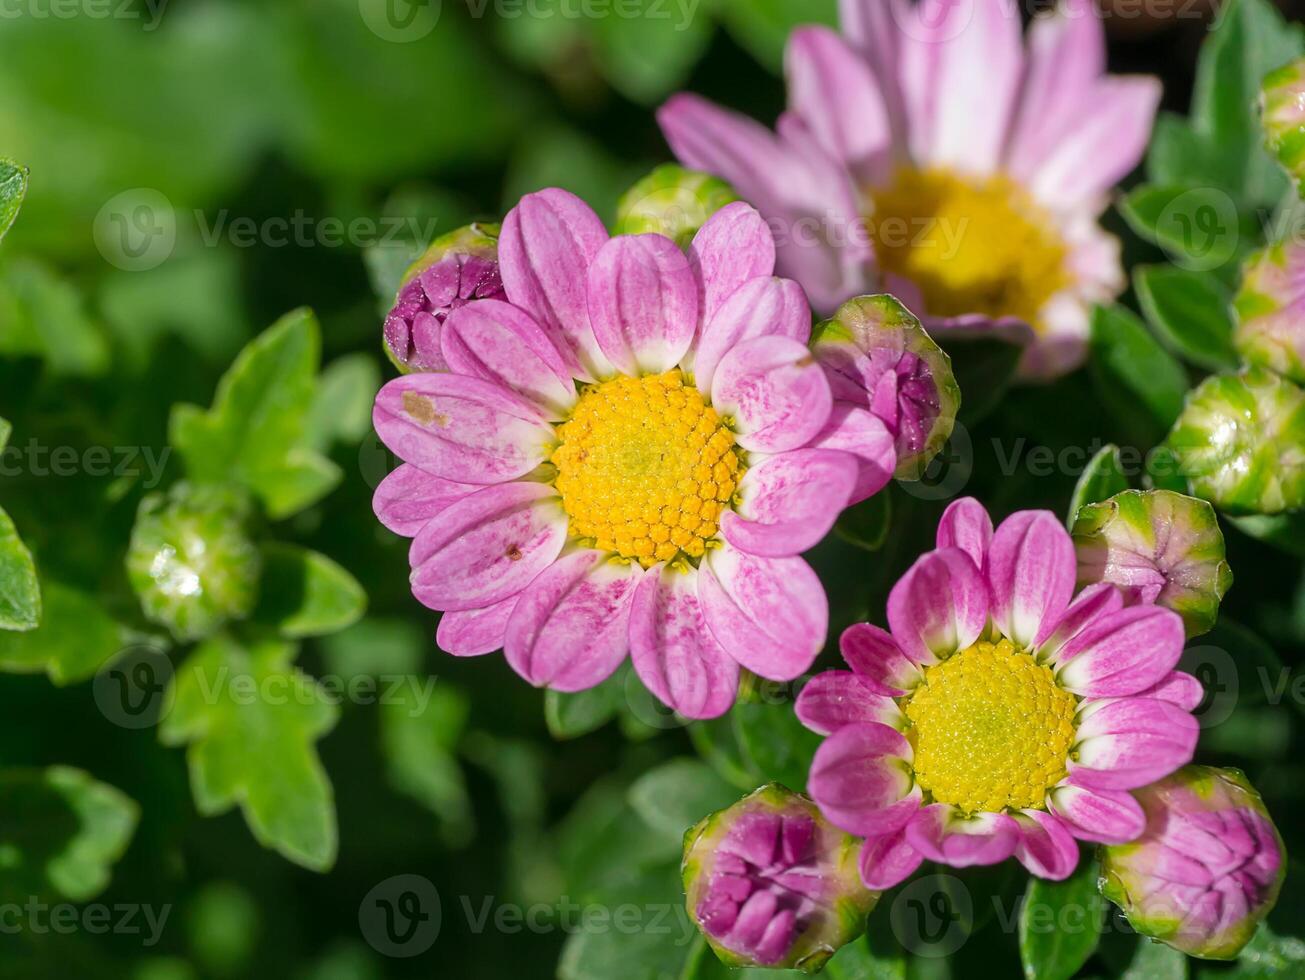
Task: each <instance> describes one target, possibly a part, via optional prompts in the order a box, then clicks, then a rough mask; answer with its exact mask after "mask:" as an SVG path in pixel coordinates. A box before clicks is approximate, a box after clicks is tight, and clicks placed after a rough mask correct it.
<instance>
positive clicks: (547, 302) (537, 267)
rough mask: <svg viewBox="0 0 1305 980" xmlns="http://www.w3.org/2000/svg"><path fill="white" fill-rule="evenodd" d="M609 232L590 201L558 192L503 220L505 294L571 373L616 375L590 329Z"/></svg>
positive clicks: (526, 201)
mask: <svg viewBox="0 0 1305 980" xmlns="http://www.w3.org/2000/svg"><path fill="white" fill-rule="evenodd" d="M606 242H607V229H606V228H604V227H603V222H602V220H601V219H600V218H599V217H598V215H596V214H594V212H593V209H592V208H590V207H589V205H588V204H586V203H585V202H584V201H582V200H580V198H578V197H576V196H575V195H574V194H571V193H569V192H567V191H564V190H560V189H559V188H556V187H550V188H548V189H546V190H542V191H538V192H536V193H534V194H527V195H526V196H525V197H523V198H522V199H521V202H520V203H519V204H517V206H516V207H515V208H513V209H512V210H511V211H509V212H508V215H507V217H506V218H504V219H503V229H502V233H501V234H500V236H499V240H498V261H499V273H500V274H501V276H502V278H503V289H504V291H505V292H506V293H507V297H508V299H509V300H511V301H512V303H513V304H514V305H516V306H519V307H521V308H522V309H524V310H526V311H527V312H529V313H530V314H532V315H533V316H534V318H535V319H536V320H537V321H538V322H539V324H540V325H541V326H542V327H543V328H544V329H545V330H546V331H548V334H549V337H550V339H551V340H552V341H553V344H554V346H555V347H556V348H557V349H558V351H559V352H560V353H561V355H562V356H563V358H565V360H566V364H567V366H568V368H569V369H570V371H571V373H572V374H573V375H575V376H577V377H586V378H587V380H594V379H596V378H600V377H605V376H607V375H609V374H610V373H611V370H610V367H611V366H610V365H609V364H608V363H607V359H606V358H605V357H603V355H602V352H601V351H600V350H599V349H598V344H597V342H596V341H595V340H594V335H593V331H592V330H591V329H590V327H589V298H588V295H587V294H586V284H587V282H588V273H589V266H590V264H591V263H592V262H593V261H594V258H595V257H596V256H597V255H598V251H599V249H601V248H602V247H603V245H604V244H605V243H606Z"/></svg>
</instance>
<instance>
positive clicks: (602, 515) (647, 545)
mask: <svg viewBox="0 0 1305 980" xmlns="http://www.w3.org/2000/svg"><path fill="white" fill-rule="evenodd" d="M557 435H558V439H559V445H558V447H557V448H556V449H555V450H554V451H553V455H552V462H553V465H554V466H556V467H557V479H556V480H555V481H554V484H555V486H556V487H557V489H558V492H559V493H560V494H561V495H562V506H563V508H564V509H565V510H566V514H567V516H568V517H569V518H570V522H571V533H572V535H574V536H575V537H578V538H583V539H589V540H591V541H593V543H594V547H596V548H599V549H601V550H604V551H614V552H616V553H618V554H619V555H621V556H622V557H624V558H630V559H634V560H636V561H638V562H639V563H640V564H642V565H643V566H644V567H645V568H647V567H650V566H652V565H654V564H656V563H657V562H659V561H671V560H672V559H674V558H675V557H676V556H677V555H680V554H684V555H687V556H689V557H690V558H701V557H702V555H703V554H704V553H705V551H706V548H707V542H708V541H710V540H711V539H712V538H714V537H715V536H716V532H717V531H718V530H719V527H720V524H719V519H720V513H721V510H722V509H723V508H724V507H725V506H727V505H728V504H729V503H730V501H731V500H732V499H733V497H734V493H735V491H736V490H737V488H738V484H739V479H740V478H741V477H742V476H743V472H744V465H743V461H742V458H741V456H740V453H739V450H737V449H736V447H735V445H734V435H733V433H731V432H730V430H729V429H728V428H727V427H726V426H725V424H724V422H723V421H722V420H721V418H720V416H719V415H718V414H717V413H716V410H715V409H713V408H712V407H711V406H710V405H708V404H707V403H706V401H705V400H704V399H703V397H702V394H701V392H699V391H698V389H697V388H694V387H692V386H690V385H686V384H685V383H684V378H683V376H682V375H681V374H680V372H679V371H678V370H673V371H667V372H666V373H664V374H657V375H650V376H648V377H643V378H629V377H618V378H614V379H612V380H611V381H604V382H602V383H600V384H597V385H594V386H593V387H591V388H587V389H586V390H585V391H584V392H583V393H582V394H581V396H580V398H579V400H578V401H577V403H576V407H575V411H574V412H573V413H572V415H571V418H570V419H568V420H567V421H566V422H564V423H562V424H561V425H560V426H558V429H557Z"/></svg>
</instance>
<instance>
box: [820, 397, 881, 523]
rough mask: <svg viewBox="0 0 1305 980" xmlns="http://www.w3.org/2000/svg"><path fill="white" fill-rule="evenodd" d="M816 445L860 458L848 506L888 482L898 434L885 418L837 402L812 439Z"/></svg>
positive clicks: (858, 501)
mask: <svg viewBox="0 0 1305 980" xmlns="http://www.w3.org/2000/svg"><path fill="white" fill-rule="evenodd" d="M810 446H811V448H813V449H836V450H839V451H840V452H844V453H850V454H851V455H852V456H853V457H854V458H855V459H856V462H857V471H856V482H855V483H854V484H853V487H852V496H851V497H850V499H849V500H848V501H847V504H848V506H849V507H850V506H851V505H852V504H857V503H860V502H861V501H862V500H866V499H868V498H869V497H873V496H874V495H875V494H876V493H878V492H879V491H880V490H882V489H883V488H884V487H885V486H887V485H888V481H889V480H891V479H892V478H893V470H895V469H896V468H897V448H896V437H894V435H893V433H892V432H891V431H890V430H889V428H888V426H886V425H885V424H884V423H883V421H882V420H881V419H880V418H879V417H878V416H876V415H874V414H873V413H871V412H869V411H867V410H866V409H864V408H857V407H855V406H853V405H849V404H847V403H846V402H834V405H833V407H832V408H831V409H830V411H829V421H828V422H827V423H826V424H825V427H824V428H823V429H822V430H821V431H820V432H819V433H818V434H817V435H816V437H815V438H814V439H812V440H811V442H810Z"/></svg>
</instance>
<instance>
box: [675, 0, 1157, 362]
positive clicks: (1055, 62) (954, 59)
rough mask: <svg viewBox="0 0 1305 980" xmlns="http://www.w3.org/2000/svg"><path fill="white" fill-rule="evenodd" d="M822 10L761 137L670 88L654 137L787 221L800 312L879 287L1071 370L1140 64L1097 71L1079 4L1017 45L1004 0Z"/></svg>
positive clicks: (1101, 252) (1099, 61)
mask: <svg viewBox="0 0 1305 980" xmlns="http://www.w3.org/2000/svg"><path fill="white" fill-rule="evenodd" d="M840 6H841V15H842V17H841V19H842V25H843V31H844V34H843V35H839V34H837V33H835V32H833V31H831V30H829V29H827V28H824V27H805V28H801V29H799V30H797V31H795V32H794V33H793V35H792V36H791V38H790V40H789V45H788V52H787V75H788V87H789V111H788V112H786V113H785V114H784V115H783V116H782V117H781V118H780V120H779V124H778V127H777V129H778V132H777V133H772V132H770V131H768V130H767V129H765V128H764V127H762V126H761V125H759V124H758V123H756V122H754V121H753V120H751V119H748V118H746V117H744V116H741V115H738V114H737V113H733V112H729V111H726V110H724V109H721V108H719V107H717V106H714V105H712V104H711V103H709V102H706V101H704V100H703V99H700V98H698V97H696V96H692V95H683V94H682V95H678V96H676V97H674V98H673V99H671V100H670V101H669V102H668V103H667V104H666V105H665V106H664V107H663V108H662V109H661V111H660V114H659V118H660V122H661V125H662V129H663V131H664V133H665V134H666V138H667V140H668V142H669V143H670V145H671V148H672V149H673V150H674V151H675V154H676V155H677V156H678V157H679V158H680V160H681V161H682V162H684V164H685V165H686V166H690V167H694V168H697V169H699V170H705V171H708V172H710V173H714V174H717V175H719V176H721V177H723V178H725V179H726V180H729V181H730V182H731V183H732V184H733V185H734V187H735V188H736V189H737V190H738V192H739V194H740V195H741V196H742V197H743V198H745V199H746V200H749V201H751V202H752V203H753V204H755V205H756V206H757V207H758V208H760V210H761V212H762V214H764V215H765V216H766V217H767V219H768V220H771V221H774V222H777V223H778V224H779V225H781V226H782V227H784V228H785V229H787V231H788V234H787V235H786V236H785V239H786V240H785V241H784V242H782V243H781V244H782V245H783V248H782V249H781V253H780V265H779V268H780V271H781V272H782V273H783V274H784V275H789V276H792V277H793V278H795V279H797V280H798V281H799V282H800V283H802V285H803V286H804V287H805V288H806V290H807V294H808V295H809V296H810V297H811V301H812V303H813V304H814V305H815V306H816V307H817V309H819V310H821V311H823V312H827V311H829V310H831V309H833V308H834V307H835V306H836V305H837V304H838V303H840V302H842V301H843V300H845V299H847V298H848V297H850V296H853V295H856V294H859V293H866V292H875V291H877V290H878V289H880V288H886V289H887V291H889V292H891V293H893V294H894V295H896V296H898V297H899V298H901V299H902V300H904V301H905V302H906V304H907V306H909V307H911V308H912V310H913V311H914V312H915V313H917V314H919V315H922V316H923V317H924V320H925V326H926V327H928V328H929V329H930V331H934V330H936V329H941V328H944V327H946V326H948V325H956V324H962V325H971V326H972V325H974V324H976V323H982V322H983V321H984V320H996V321H1004V320H1009V319H1012V318H1013V319H1016V320H1019V321H1023V322H1024V323H1027V324H1028V325H1029V326H1031V327H1032V328H1033V331H1034V333H1035V336H1036V340H1035V341H1034V343H1033V344H1032V346H1031V347H1030V348H1029V349H1028V351H1027V353H1026V356H1025V359H1024V361H1023V363H1022V370H1023V372H1024V374H1025V376H1028V377H1051V376H1055V375H1058V374H1061V373H1064V372H1065V371H1067V370H1069V369H1071V368H1072V367H1074V366H1075V365H1077V363H1078V362H1079V361H1080V360H1081V359H1082V356H1083V353H1084V350H1085V346H1086V345H1085V341H1086V338H1087V334H1088V323H1089V315H1090V311H1091V307H1092V305H1093V304H1094V303H1098V302H1106V301H1108V300H1110V299H1112V298H1113V297H1115V296H1116V295H1118V293H1119V292H1120V291H1121V290H1122V288H1123V286H1124V276H1123V273H1122V270H1121V268H1120V261H1119V245H1118V242H1117V241H1116V240H1115V239H1114V238H1113V237H1112V236H1110V235H1108V234H1106V233H1105V232H1104V231H1102V230H1101V228H1100V227H1099V226H1098V224H1097V220H1096V219H1097V216H1098V215H1099V214H1100V212H1101V211H1102V209H1103V208H1104V206H1105V204H1106V193H1107V191H1108V189H1109V188H1110V187H1111V186H1112V185H1113V184H1114V183H1115V182H1116V181H1117V180H1119V178H1121V177H1122V176H1124V175H1125V174H1126V173H1128V171H1130V170H1131V169H1132V168H1133V167H1134V165H1136V163H1137V161H1138V160H1139V159H1140V158H1141V155H1142V153H1143V151H1144V149H1145V147H1146V144H1147V140H1148V138H1149V136H1150V132H1151V125H1152V121H1153V119H1154V115H1155V109H1156V106H1157V104H1158V101H1159V97H1160V85H1159V82H1158V80H1157V79H1154V78H1150V77H1116V76H1108V75H1105V74H1104V71H1105V37H1104V31H1103V29H1102V26H1101V24H1100V22H1099V20H1098V17H1097V15H1096V10H1095V6H1094V5H1093V3H1092V0H1065V2H1064V3H1063V5H1062V7H1061V8H1060V9H1059V11H1058V12H1057V13H1055V14H1054V15H1049V16H1043V17H1039V18H1037V20H1036V21H1035V23H1034V24H1033V26H1032V28H1031V30H1030V32H1029V38H1028V43H1027V46H1026V45H1025V44H1024V43H1023V42H1022V39H1021V21H1020V16H1019V11H1018V9H1017V8H1016V5H1015V4H1013V3H1010V2H1009V0H921V2H920V3H919V4H918V5H915V4H912V3H911V2H910V0H841V4H840ZM881 278H882V284H881V283H880V279H881Z"/></svg>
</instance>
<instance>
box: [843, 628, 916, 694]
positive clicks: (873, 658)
mask: <svg viewBox="0 0 1305 980" xmlns="http://www.w3.org/2000/svg"><path fill="white" fill-rule="evenodd" d="M838 646H839V649H840V650H841V651H842V653H843V659H844V660H846V661H847V665H848V666H849V667H851V668H852V670H854V671H855V672H856V673H858V674H860V675H861V676H862V677H864V678H865V679H866V681H867V683H869V684H870V686H871V688H872V689H873V690H875V691H878V692H879V693H880V694H884V695H887V696H888V697H893V698H895V697H900V696H901V695H903V694H906V693H907V692H908V691H912V690H914V689H915V686H916V685H917V684H919V683H920V681H921V680H922V679H923V676H924V675H923V674H921V673H920V668H919V667H917V666H916V665H915V664H914V663H912V662H911V661H910V659H909V658H908V657H907V656H906V654H904V653H902V650H901V647H899V646H898V645H897V641H896V640H894V639H893V638H892V636H891V635H890V634H889V633H887V632H886V631H884V630H882V629H880V628H879V627H878V626H872V625H871V624H869V623H856V624H854V625H852V626H849V627H848V628H847V629H845V630H844V631H843V635H842V636H841V637H840V638H839V641H838Z"/></svg>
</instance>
